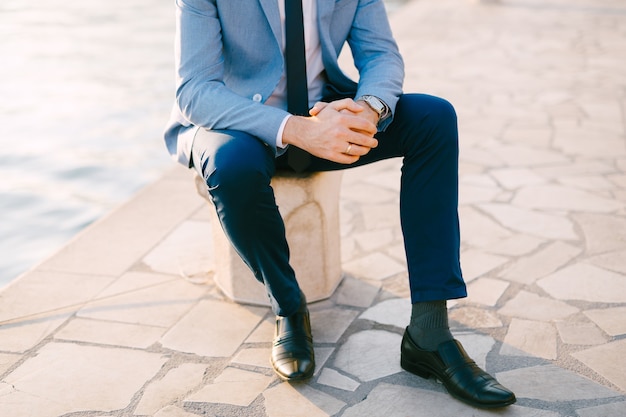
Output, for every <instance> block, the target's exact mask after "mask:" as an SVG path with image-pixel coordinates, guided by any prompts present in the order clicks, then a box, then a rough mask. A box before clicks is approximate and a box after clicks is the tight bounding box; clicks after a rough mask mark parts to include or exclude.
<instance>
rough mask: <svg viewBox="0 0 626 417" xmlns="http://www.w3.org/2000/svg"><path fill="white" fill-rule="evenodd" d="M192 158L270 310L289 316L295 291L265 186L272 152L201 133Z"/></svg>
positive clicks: (229, 136) (230, 136) (247, 140)
mask: <svg viewBox="0 0 626 417" xmlns="http://www.w3.org/2000/svg"><path fill="white" fill-rule="evenodd" d="M192 157H193V164H194V167H195V168H196V170H197V171H198V172H199V173H200V174H201V175H202V177H203V178H204V181H205V183H206V184H207V188H208V191H209V195H210V196H211V199H212V201H213V204H214V205H215V209H216V211H217V215H218V218H219V220H220V223H221V225H222V228H223V230H224V232H225V234H226V235H227V236H228V238H229V240H230V242H231V243H232V245H233V247H234V248H235V250H236V251H237V253H238V254H239V255H240V256H241V258H242V259H243V261H244V262H245V263H246V264H247V265H248V267H250V269H251V270H252V272H253V273H254V276H255V277H256V279H257V280H259V281H260V282H262V283H263V284H264V285H265V287H266V290H267V293H268V296H269V298H270V302H271V305H272V309H273V310H274V312H275V313H276V314H277V315H279V316H287V315H290V314H292V313H294V312H295V311H296V310H297V309H298V307H299V306H300V288H299V286H298V283H297V281H296V277H295V273H294V271H293V269H292V268H291V266H290V265H289V247H288V245H287V240H286V237H285V225H284V222H283V219H282V217H281V216H280V213H279V211H278V207H277V205H276V201H275V198H274V190H273V189H272V187H271V186H270V181H271V178H272V176H273V175H274V172H275V159H274V155H273V154H272V152H271V150H270V149H269V148H268V147H267V146H266V145H264V144H263V142H261V141H260V140H258V139H257V138H255V137H253V136H251V135H248V134H246V133H243V132H239V131H225V130H222V131H209V130H205V129H200V130H199V131H198V133H197V134H196V137H195V139H194V143H193V147H192Z"/></svg>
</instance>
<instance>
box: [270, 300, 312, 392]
mask: <svg viewBox="0 0 626 417" xmlns="http://www.w3.org/2000/svg"><path fill="white" fill-rule="evenodd" d="M271 362H272V367H273V368H274V371H276V373H277V374H278V376H279V377H280V378H281V379H283V380H285V381H300V380H304V379H308V378H310V377H311V376H312V375H313V371H314V370H315V354H314V353H313V337H312V335H311V322H310V320H309V310H308V309H307V306H306V299H305V298H304V295H303V296H302V302H301V303H300V308H299V309H298V311H297V312H296V313H295V314H292V315H291V316H288V317H281V316H276V332H275V334H274V343H273V346H272V358H271Z"/></svg>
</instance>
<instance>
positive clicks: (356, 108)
mask: <svg viewBox="0 0 626 417" xmlns="http://www.w3.org/2000/svg"><path fill="white" fill-rule="evenodd" d="M329 104H330V106H331V107H332V108H333V109H335V110H337V111H341V110H349V111H351V112H352V113H360V112H362V111H363V110H364V109H363V107H362V106H361V105H359V104H357V103H356V102H355V101H354V100H352V99H351V98H344V99H341V100H336V101H332V102H330V103H329Z"/></svg>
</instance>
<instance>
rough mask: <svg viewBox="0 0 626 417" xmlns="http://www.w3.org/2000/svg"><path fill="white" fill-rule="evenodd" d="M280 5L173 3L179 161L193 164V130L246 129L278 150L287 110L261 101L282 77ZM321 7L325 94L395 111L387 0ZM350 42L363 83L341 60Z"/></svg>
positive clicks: (173, 130)
mask: <svg viewBox="0 0 626 417" xmlns="http://www.w3.org/2000/svg"><path fill="white" fill-rule="evenodd" d="M278 1H283V0H176V5H177V10H176V16H177V30H176V42H175V56H176V101H175V104H174V107H173V110H172V114H171V118H170V120H169V122H168V125H167V128H166V130H165V142H166V145H167V148H168V150H169V152H170V154H171V155H172V156H173V157H175V159H177V160H178V161H179V162H180V163H182V164H184V165H187V166H189V163H190V155H191V142H192V140H191V138H190V137H189V135H190V134H191V133H192V132H195V129H194V127H195V126H199V127H203V128H206V129H232V130H240V131H244V132H247V133H249V134H252V135H254V136H257V137H258V138H260V139H261V140H263V141H264V142H265V143H266V144H267V145H268V146H270V147H271V148H273V149H274V151H275V152H276V135H277V132H278V129H279V127H280V124H281V122H282V121H283V119H284V118H285V117H286V116H287V114H288V113H287V112H286V111H285V110H283V109H279V108H276V107H271V106H267V105H263V103H264V102H265V100H267V98H268V97H269V96H270V95H271V94H272V92H273V91H274V89H275V88H276V86H277V84H278V82H279V80H280V78H281V75H282V73H283V72H284V58H283V55H282V52H281V44H282V28H281V22H280V14H279V10H278ZM317 5H318V22H317V24H318V29H319V36H320V42H321V47H322V59H323V63H324V67H325V70H326V78H327V81H328V84H327V86H326V90H327V95H328V96H331V95H332V96H337V95H354V96H356V97H358V96H361V95H364V94H370V95H374V96H376V97H379V98H380V99H382V100H383V101H384V102H385V103H387V105H388V106H389V107H390V109H391V111H392V114H393V111H394V109H395V105H396V103H397V100H398V97H399V96H400V94H401V93H402V82H403V79H404V65H403V61H402V58H401V56H400V53H399V52H398V47H397V45H396V43H395V41H394V39H393V37H392V34H391V29H390V27H389V22H388V20H387V16H386V13H385V8H384V5H383V2H382V0H317ZM346 41H347V42H348V44H349V45H350V49H351V51H352V55H353V59H354V64H355V67H356V68H357V70H358V71H359V80H358V84H357V83H356V82H355V81H353V80H351V79H349V78H348V77H347V76H346V75H345V74H344V73H343V72H342V70H341V69H340V68H339V65H338V62H337V58H338V57H339V54H340V52H341V50H342V47H343V46H344V44H345V43H346ZM390 121H391V118H389V119H387V121H386V122H387V123H386V124H388V123H389V122H390ZM380 128H381V129H384V128H385V124H383V126H380Z"/></svg>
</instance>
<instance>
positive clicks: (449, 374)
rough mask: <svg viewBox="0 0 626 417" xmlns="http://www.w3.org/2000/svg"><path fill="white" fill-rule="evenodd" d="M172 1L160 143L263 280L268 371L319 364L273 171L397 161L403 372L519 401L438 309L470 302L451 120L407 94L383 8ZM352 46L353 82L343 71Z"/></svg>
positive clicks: (339, 1)
mask: <svg viewBox="0 0 626 417" xmlns="http://www.w3.org/2000/svg"><path fill="white" fill-rule="evenodd" d="M176 4H177V35H176V71H177V73H176V75H177V90H176V103H175V106H174V109H173V113H172V119H171V121H170V123H169V125H168V128H167V130H166V132H165V139H166V144H167V147H168V149H169V151H170V153H171V154H172V155H174V156H175V157H176V158H177V159H178V161H179V162H181V163H183V164H185V165H186V166H188V167H194V168H195V169H196V170H197V171H198V172H199V173H200V174H201V175H202V176H203V178H204V180H205V181H206V184H207V187H208V190H209V194H210V196H211V198H212V200H213V202H214V203H215V208H216V210H217V214H218V217H219V219H220V222H221V225H222V227H223V229H224V231H225V233H226V235H227V236H228V237H229V239H230V241H231V243H232V244H233V246H234V247H235V249H236V250H237V252H238V253H239V254H240V256H241V257H242V259H243V260H244V262H245V263H246V264H247V265H248V266H249V267H250V269H251V270H252V271H253V273H254V275H255V277H256V278H257V279H258V280H259V281H260V282H262V283H263V284H264V285H265V288H266V290H267V293H268V297H269V299H270V302H271V305H272V308H273V311H274V312H275V313H276V335H275V338H274V343H273V347H272V355H271V363H272V366H273V367H274V370H275V371H276V373H277V374H278V376H279V377H281V378H282V379H284V380H290V381H292V380H302V379H307V378H309V377H311V375H312V374H313V370H314V366H315V359H314V353H313V345H312V337H311V330H310V323H309V315H308V310H307V306H306V299H305V297H304V294H302V292H301V291H300V288H299V286H298V282H297V280H296V277H295V275H294V271H293V269H292V268H291V267H290V265H289V248H288V245H287V242H286V240H285V230H284V224H283V220H282V218H281V217H280V214H279V212H278V208H277V207H276V203H275V200H274V194H273V191H272V188H271V187H270V179H271V177H272V176H273V175H274V173H275V171H276V169H295V170H297V171H320V170H336V169H344V168H349V167H355V166H359V165H363V164H368V163H371V162H374V161H378V160H382V159H386V158H392V157H402V158H404V159H403V167H402V179H401V194H400V210H401V223H402V230H403V233H404V240H405V248H406V254H407V264H408V272H409V282H410V288H411V302H412V303H413V308H412V315H411V320H410V325H409V326H408V327H407V329H406V330H405V334H404V337H403V341H402V346H401V352H402V360H401V365H402V367H403V368H404V369H405V370H407V371H409V372H412V373H414V374H416V375H418V376H420V377H424V378H427V377H429V376H435V377H437V378H439V379H440V380H441V381H442V382H443V384H444V385H445V387H446V388H447V390H448V391H449V392H450V394H452V395H453V396H454V397H456V398H458V399H460V400H462V401H465V402H466V403H469V404H471V405H474V406H478V407H485V408H494V407H502V406H506V405H510V404H512V403H514V402H515V395H514V394H513V393H512V392H511V391H509V390H508V389H506V388H504V387H503V386H502V385H500V384H499V383H498V382H497V381H496V380H495V379H493V378H492V377H491V376H490V375H488V374H487V373H485V372H484V371H483V370H481V369H480V368H478V367H477V366H476V364H475V363H474V362H473V361H472V360H471V359H470V358H469V357H468V356H467V354H466V353H465V351H464V350H463V348H462V347H461V345H460V344H459V343H458V342H457V341H456V340H454V339H453V337H452V335H451V334H450V331H449V328H448V318H447V308H446V300H448V299H454V298H461V297H465V296H466V288H465V283H464V281H463V278H462V276H461V271H460V266H459V246H460V239H459V225H458V214H457V205H458V197H457V193H458V138H457V126H456V115H455V113H454V109H453V108H452V106H451V105H450V104H449V103H448V102H446V101H445V100H442V99H440V98H436V97H432V96H427V95H418V94H403V93H402V81H403V78H404V69H403V62H402V58H401V56H400V54H399V52H398V48H397V46H396V43H395V41H394V39H393V37H392V34H391V30H390V27H389V23H388V20H387V17H386V13H385V8H384V5H383V2H382V0H304V1H303V2H302V4H301V3H300V0H248V1H243V0H242V1H233V0H177V2H176ZM300 7H302V8H303V11H301V10H300ZM302 15H304V18H302ZM302 25H303V26H304V29H302ZM303 30H304V31H303ZM346 42H347V43H348V44H349V46H350V49H351V51H352V55H353V58H354V63H355V66H356V68H357V69H358V71H359V80H358V83H356V82H354V81H352V80H351V79H349V78H348V77H347V76H346V75H344V73H343V72H342V71H341V69H340V68H339V65H338V63H337V58H338V55H339V53H340V51H341V50H342V47H343V46H344V44H345V43H346ZM302 94H304V103H302V101H303V98H302ZM309 109H310V110H309ZM307 113H308V114H307Z"/></svg>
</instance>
